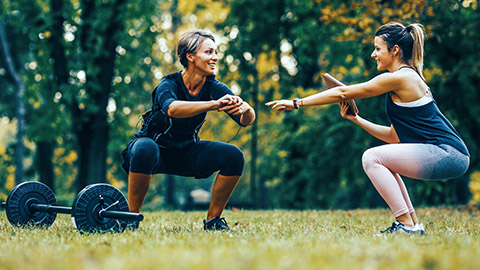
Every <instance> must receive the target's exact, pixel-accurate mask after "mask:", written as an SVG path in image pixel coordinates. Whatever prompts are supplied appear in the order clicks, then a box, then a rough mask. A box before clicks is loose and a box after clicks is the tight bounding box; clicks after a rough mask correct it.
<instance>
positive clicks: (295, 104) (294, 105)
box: [293, 98, 300, 110]
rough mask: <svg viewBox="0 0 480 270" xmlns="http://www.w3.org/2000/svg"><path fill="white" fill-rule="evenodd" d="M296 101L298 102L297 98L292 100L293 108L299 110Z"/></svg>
mask: <svg viewBox="0 0 480 270" xmlns="http://www.w3.org/2000/svg"><path fill="white" fill-rule="evenodd" d="M297 101H298V98H294V99H293V107H294V108H295V109H297V110H298V109H299V108H300V106H298V103H297Z"/></svg>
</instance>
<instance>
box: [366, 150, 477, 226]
mask: <svg viewBox="0 0 480 270" xmlns="http://www.w3.org/2000/svg"><path fill="white" fill-rule="evenodd" d="M469 163H470V158H469V156H467V155H464V154H462V153H461V152H459V151H458V150H456V149H455V148H453V147H451V146H449V145H446V144H441V145H433V144H411V143H399V144H388V145H382V146H378V147H374V148H370V149H368V150H367V151H365V153H364V154H363V157H362V164H363V168H364V170H365V172H366V173H367V175H368V177H369V178H370V180H371V181H372V183H373V185H374V186H375V188H376V189H377V191H378V192H379V193H380V195H381V196H382V198H383V199H384V200H385V201H386V202H387V204H388V206H389V207H390V209H392V212H393V215H394V216H395V217H398V216H401V215H403V214H406V213H413V212H415V209H414V208H413V205H412V202H411V201H410V197H409V196H408V191H407V188H406V187H405V184H404V183H403V180H402V178H401V177H400V175H403V176H406V177H410V178H415V179H421V180H438V179H448V178H455V177H459V176H461V175H463V174H464V173H465V172H466V171H467V169H468V165H469Z"/></svg>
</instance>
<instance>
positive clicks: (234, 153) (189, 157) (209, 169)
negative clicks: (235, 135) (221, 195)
mask: <svg viewBox="0 0 480 270" xmlns="http://www.w3.org/2000/svg"><path fill="white" fill-rule="evenodd" d="M123 155H124V156H123V158H124V164H123V168H124V169H125V170H128V171H131V172H136V173H144V174H157V173H164V174H174V175H180V176H188V177H190V176H193V177H195V178H207V177H209V176H210V175H212V174H213V173H214V172H216V171H219V170H220V175H223V176H234V175H242V172H243V166H244V164H245V159H244V157H243V153H242V151H241V150H240V149H239V148H238V147H236V146H234V145H231V144H227V143H223V142H214V141H199V142H196V143H193V144H192V145H191V146H189V147H186V148H183V149H165V148H161V147H160V146H158V145H157V144H156V143H155V142H154V141H153V140H152V139H150V138H147V137H141V138H135V139H134V140H132V141H131V142H130V143H129V144H128V146H127V149H126V150H125V151H124V153H123ZM128 171H127V173H128Z"/></svg>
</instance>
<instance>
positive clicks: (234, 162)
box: [221, 145, 245, 176]
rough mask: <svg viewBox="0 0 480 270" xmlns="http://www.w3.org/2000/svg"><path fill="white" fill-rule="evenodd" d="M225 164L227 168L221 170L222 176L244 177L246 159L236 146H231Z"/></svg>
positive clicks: (226, 154)
mask: <svg viewBox="0 0 480 270" xmlns="http://www.w3.org/2000/svg"><path fill="white" fill-rule="evenodd" d="M224 163H225V166H224V167H223V168H222V169H221V174H222V175H225V176H232V175H242V173H243V167H244V165H245V157H244V155H243V152H242V150H240V149H239V148H238V147H236V146H235V145H229V147H228V149H226V153H225V156H224Z"/></svg>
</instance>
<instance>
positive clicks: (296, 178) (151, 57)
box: [0, 0, 480, 209]
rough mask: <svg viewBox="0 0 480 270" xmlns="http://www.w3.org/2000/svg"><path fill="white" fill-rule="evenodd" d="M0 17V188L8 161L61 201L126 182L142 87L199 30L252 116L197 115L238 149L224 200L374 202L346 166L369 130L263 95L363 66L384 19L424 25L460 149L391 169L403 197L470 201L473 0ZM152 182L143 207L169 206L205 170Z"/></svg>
mask: <svg viewBox="0 0 480 270" xmlns="http://www.w3.org/2000/svg"><path fill="white" fill-rule="evenodd" d="M0 16H1V17H0V24H1V26H2V29H4V30H3V31H2V33H3V36H5V39H4V40H5V44H7V45H9V46H8V47H9V48H10V53H9V55H7V54H6V53H5V50H1V53H0V88H1V89H2V90H3V91H2V95H1V96H0V113H1V115H0V117H1V119H0V125H1V128H0V138H1V141H0V196H1V198H0V199H5V198H6V194H8V192H9V190H10V189H11V188H12V187H13V186H14V184H15V173H16V172H17V174H18V172H19V169H17V168H18V167H19V165H18V164H22V163H23V167H24V169H25V170H24V176H23V177H19V176H17V181H23V180H40V181H42V182H46V183H47V184H49V185H50V186H52V187H53V188H54V189H56V193H58V194H59V197H60V198H62V196H64V197H65V200H69V201H68V202H67V203H70V201H71V199H73V197H72V196H73V194H74V193H76V192H77V191H78V189H80V188H82V187H83V186H85V185H87V184H90V183H95V182H109V183H111V184H113V185H115V186H117V187H119V188H122V189H123V191H124V192H126V185H125V184H126V174H125V172H124V171H123V170H122V169H121V167H120V165H121V156H120V152H121V151H122V150H123V148H124V147H125V145H126V144H127V143H128V141H129V140H130V139H131V137H132V136H133V134H134V133H135V132H136V130H137V129H138V128H139V126H138V117H139V115H141V114H142V113H143V112H145V111H146V110H148V109H149V107H150V106H151V96H150V93H151V91H152V90H153V89H154V87H155V85H156V84H157V83H158V82H159V81H160V79H161V78H162V77H163V76H164V75H166V74H169V73H172V72H175V71H177V70H180V69H181V65H180V64H179V63H178V61H177V58H176V56H175V45H176V41H177V40H178V38H179V37H180V35H181V34H183V33H184V32H186V31H188V30H190V29H194V28H201V29H206V30H208V31H211V32H213V33H214V35H215V37H216V39H217V45H218V49H219V56H220V62H219V64H218V74H217V78H218V79H219V80H220V81H222V82H224V83H226V84H227V85H229V86H230V87H231V89H232V90H233V91H234V92H235V93H236V94H239V95H240V96H241V97H242V98H243V99H244V100H247V101H249V102H250V104H252V105H253V106H254V108H255V109H256V111H257V116H258V120H257V121H256V122H255V125H254V126H253V127H251V128H246V129H245V128H238V127H237V126H236V124H235V123H234V122H233V121H230V120H229V118H228V117H226V116H225V115H224V114H218V113H214V112H212V113H209V115H208V120H207V122H206V124H205V126H204V128H203V130H202V132H201V137H202V138H203V139H215V140H222V141H231V143H233V144H235V145H237V146H239V147H240V148H241V149H243V151H244V153H245V157H246V159H247V164H246V168H245V171H244V177H243V178H242V181H241V183H240V184H239V186H238V188H237V190H236V192H235V193H234V196H233V197H232V201H236V202H245V203H247V204H245V205H249V206H254V207H262V208H280V207H281V208H357V207H377V206H381V207H384V206H385V204H384V203H383V201H382V200H381V198H380V197H379V196H378V195H377V193H376V191H375V190H374V189H373V187H372V185H371V183H370V181H369V180H368V178H367V177H366V175H365V173H364V172H363V169H362V166H361V155H362V153H363V151H365V150H366V149H367V148H369V147H372V146H375V145H379V144H381V143H382V142H380V141H378V140H376V139H374V138H373V137H371V136H370V135H368V134H367V133H365V132H364V131H363V130H361V129H360V128H358V127H356V126H355V125H353V124H352V123H350V122H348V121H345V120H343V119H342V118H341V117H340V115H339V108H338V106H337V105H335V104H334V105H330V106H322V107H315V108H302V109H301V110H299V111H294V112H286V113H278V112H273V111H271V110H270V108H267V107H266V106H264V105H263V104H264V103H265V102H266V101H269V100H272V99H278V98H294V97H301V96H305V95H308V94H313V93H316V92H317V91H321V90H323V89H324V88H325V86H324V84H323V82H322V80H321V74H322V73H324V72H328V73H330V74H331V75H333V76H335V77H336V78H338V79H340V80H342V81H343V82H344V83H346V84H351V83H358V82H362V81H365V80H368V79H370V78H372V77H373V76H375V75H377V74H378V71H377V70H376V66H375V62H374V61H373V60H372V59H371V58H370V53H371V51H372V49H373V45H372V44H373V35H374V33H375V30H376V29H377V28H378V27H379V26H380V25H382V24H384V23H386V22H389V21H398V22H402V23H404V24H409V23H412V22H420V23H422V24H423V25H424V26H425V27H426V32H427V40H426V45H425V50H426V54H425V77H426V80H427V82H428V83H429V85H430V87H431V89H432V91H433V93H434V96H435V98H436V101H437V103H438V105H439V107H440V109H441V110H442V111H443V112H444V114H445V115H446V116H447V117H448V118H449V119H450V120H451V121H452V123H453V124H454V125H455V126H456V128H457V130H458V131H459V132H460V134H461V135H462V136H463V138H464V140H465V141H466V144H467V146H468V147H469V149H470V152H471V155H472V157H471V166H470V169H469V171H468V172H467V173H466V174H465V175H464V176H463V177H461V178H460V179H456V180H449V181H440V182H424V181H417V180H410V179H406V184H407V186H408V187H409V190H410V192H411V197H412V200H413V201H414V202H415V204H416V205H439V204H467V203H469V201H470V200H471V204H472V203H475V202H476V201H478V200H480V177H479V176H478V175H479V173H478V171H479V166H480V164H479V160H478V156H477V147H478V139H476V134H478V132H477V130H478V128H479V127H480V125H479V121H480V120H478V117H475V116H476V115H478V111H479V110H480V106H477V105H476V104H475V101H476V100H477V98H478V95H479V93H478V89H477V88H478V85H479V80H480V75H479V74H480V73H479V65H480V64H479V63H480V54H478V51H479V50H478V49H479V48H478V47H479V46H480V45H479V44H480V42H479V41H480V40H479V39H480V33H479V29H480V27H479V21H480V20H479V12H478V6H477V1H476V0H441V1H413V0H407V1H396V0H390V1H389V0H377V1H365V0H352V1H333V0H317V1H315V0H309V1H307V0H264V1H253V0H228V1H227V0H225V1H213V0H208V1H205V0H204V1H199V0H188V1H187V0H170V1H168V0H155V1H154V0H151V1H147V0H132V1H124V0H105V1H93V0H69V1H67V0H64V1H62V0H50V1H23V0H16V1H2V5H0ZM8 57H10V58H11V59H12V61H13V64H14V65H13V67H14V69H12V68H10V67H9V66H8V63H9V62H8V61H7V60H8V59H9V58H8ZM12 70H13V71H14V72H15V71H16V73H17V78H21V83H23V85H24V91H23V93H22V94H21V96H22V99H21V101H23V104H24V106H25V120H24V121H25V127H26V128H25V138H24V139H23V141H21V142H20V145H21V146H24V147H25V150H24V153H25V154H24V156H25V157H24V158H21V156H19V155H16V154H15V147H16V146H18V145H19V144H18V141H19V140H18V139H16V138H17V137H16V136H17V135H16V134H17V126H18V127H21V125H20V126H19V125H18V123H21V122H20V121H19V119H20V118H19V117H18V108H19V106H18V103H15V102H14V101H15V96H16V95H17V96H18V93H19V91H18V89H19V86H18V80H15V74H14V73H12ZM357 105H358V107H359V109H360V114H361V115H362V116H363V117H364V118H366V119H369V120H372V121H374V122H376V123H380V124H388V123H387V119H386V117H385V113H384V99H383V97H375V98H369V99H365V100H358V101H357ZM20 120H21V119H20ZM17 151H18V150H17ZM17 157H19V158H17ZM19 162H20V163H19ZM19 178H22V179H19ZM154 179H155V180H154V181H153V184H152V190H151V191H150V192H149V194H148V197H147V208H148V207H149V208H151V209H152V208H158V207H179V206H181V205H182V204H183V203H184V200H185V198H186V197H187V195H188V193H189V192H190V191H191V190H192V189H194V188H203V189H208V188H209V186H210V184H211V182H212V178H210V179H206V180H192V179H184V178H178V177H174V178H172V177H168V176H164V175H157V176H155V178H154ZM472 192H473V196H472Z"/></svg>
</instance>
